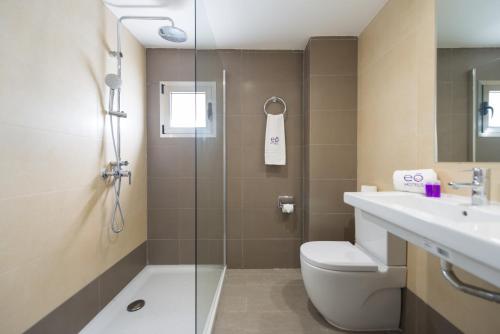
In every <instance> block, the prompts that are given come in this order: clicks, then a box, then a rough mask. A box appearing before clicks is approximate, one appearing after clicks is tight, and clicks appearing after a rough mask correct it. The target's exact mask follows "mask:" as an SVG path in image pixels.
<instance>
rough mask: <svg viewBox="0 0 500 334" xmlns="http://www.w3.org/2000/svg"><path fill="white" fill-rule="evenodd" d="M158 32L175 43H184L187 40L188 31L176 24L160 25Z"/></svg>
mask: <svg viewBox="0 0 500 334" xmlns="http://www.w3.org/2000/svg"><path fill="white" fill-rule="evenodd" d="M158 34H159V35H160V37H161V38H163V39H165V40H167V41H170V42H174V43H182V42H185V41H186V40H187V34H186V32H185V31H184V30H182V29H181V28H177V27H176V26H174V25H171V26H163V27H160V29H158Z"/></svg>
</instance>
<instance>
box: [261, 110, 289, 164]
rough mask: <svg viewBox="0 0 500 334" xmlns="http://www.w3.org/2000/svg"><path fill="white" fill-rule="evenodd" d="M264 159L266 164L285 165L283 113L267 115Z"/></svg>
mask: <svg viewBox="0 0 500 334" xmlns="http://www.w3.org/2000/svg"><path fill="white" fill-rule="evenodd" d="M264 161H265V164H266V165H286V145H285V118H284V117H283V114H280V115H267V124H266V143H265V147H264Z"/></svg>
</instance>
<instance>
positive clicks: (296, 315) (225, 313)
mask: <svg viewBox="0 0 500 334" xmlns="http://www.w3.org/2000/svg"><path fill="white" fill-rule="evenodd" d="M213 333H214V334H229V333H230V334H271V333H272V334H285V333H286V334H341V333H348V332H345V331H342V330H340V329H338V328H334V327H332V326H331V325H330V324H328V323H327V322H326V321H325V320H324V319H323V317H322V316H321V315H320V314H319V313H318V311H317V310H316V309H315V308H314V306H313V305H312V304H311V302H310V301H309V299H308V297H307V293H306V291H305V288H304V284H303V282H302V277H301V274H300V269H231V270H228V271H227V272H226V278H225V281H224V287H223V289H222V295H221V300H220V304H219V309H218V314H217V318H216V321H215V325H214V332H213ZM357 333H358V334H359V333H360V332H357ZM361 334H363V333H361ZM371 334H376V333H374V332H371ZM379 334H384V333H379ZM387 334H389V333H387ZM391 334H395V333H391Z"/></svg>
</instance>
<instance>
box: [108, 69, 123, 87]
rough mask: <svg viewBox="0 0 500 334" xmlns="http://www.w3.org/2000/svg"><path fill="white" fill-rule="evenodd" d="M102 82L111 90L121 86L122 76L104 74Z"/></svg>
mask: <svg viewBox="0 0 500 334" xmlns="http://www.w3.org/2000/svg"><path fill="white" fill-rule="evenodd" d="M104 82H105V83H106V86H108V87H109V88H110V89H112V90H115V89H119V88H120V87H121V86H122V78H120V77H119V76H118V75H116V74H112V73H111V74H106V77H105V78H104Z"/></svg>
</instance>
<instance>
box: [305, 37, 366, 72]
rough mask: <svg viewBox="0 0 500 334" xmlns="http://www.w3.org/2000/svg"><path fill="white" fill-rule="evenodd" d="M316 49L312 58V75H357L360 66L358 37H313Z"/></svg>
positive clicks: (312, 41)
mask: <svg viewBox="0 0 500 334" xmlns="http://www.w3.org/2000/svg"><path fill="white" fill-rule="evenodd" d="M310 47H311V48H313V49H314V52H312V53H311V58H310V60H309V61H310V74H311V75H354V76H355V75H356V74H357V68H358V58H357V57H353V56H354V55H357V48H358V43H357V38H356V37H352V38H350V39H345V38H342V39H336V38H318V39H312V40H311V42H310Z"/></svg>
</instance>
